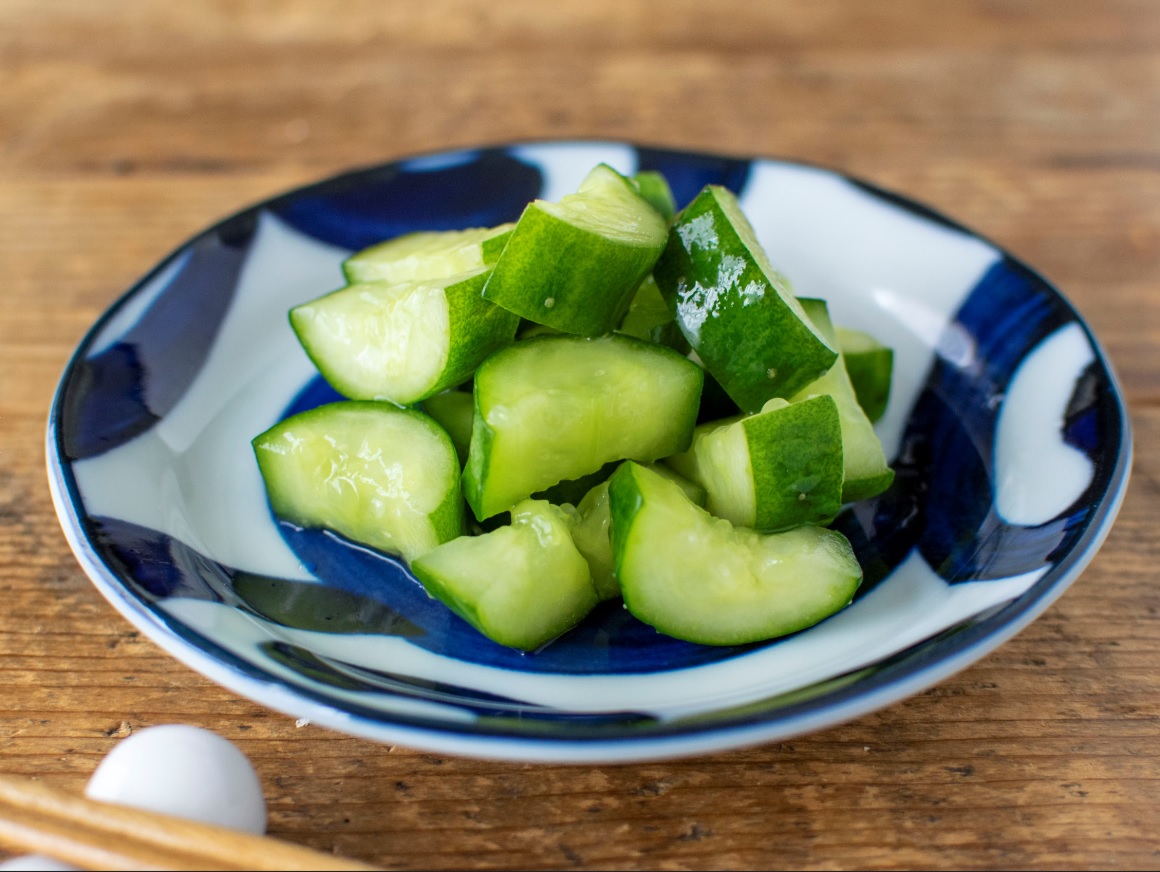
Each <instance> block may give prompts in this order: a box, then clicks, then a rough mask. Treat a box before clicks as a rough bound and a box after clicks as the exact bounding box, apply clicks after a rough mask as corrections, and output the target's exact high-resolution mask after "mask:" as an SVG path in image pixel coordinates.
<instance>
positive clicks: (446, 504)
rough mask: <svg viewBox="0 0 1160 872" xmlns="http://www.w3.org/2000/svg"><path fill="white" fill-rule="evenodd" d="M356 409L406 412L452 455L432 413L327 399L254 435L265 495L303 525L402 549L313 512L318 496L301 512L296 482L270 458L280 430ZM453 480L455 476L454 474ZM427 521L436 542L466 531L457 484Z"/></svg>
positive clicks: (284, 516) (285, 516)
mask: <svg viewBox="0 0 1160 872" xmlns="http://www.w3.org/2000/svg"><path fill="white" fill-rule="evenodd" d="M339 410H342V411H348V410H349V411H353V412H355V413H357V414H364V413H366V412H374V413H375V414H376V415H377V414H388V415H399V416H406V417H408V418H410V419H413V420H415V421H417V422H419V423H420V424H422V425H423V427H424V428H425V429H426V430H427V431H428V432H429V433H431V435H432V437H433V438H435V439H437V440H438V441H440V442H443V443H444V444H445V445H446V447H447V449H448V450H449V451H450V455H449V459H450V457H451V456H454V453H455V446H454V445H453V443H452V442H451V437H450V436H448V435H447V433H446V431H445V430H444V429H443V428H442V427H440V426H439V425H438V423H436V422H435V420H434V419H432V418H431V417H430V416H428V415H425V414H423V413H422V412H418V411H415V410H414V409H400V408H399V407H397V406H394V405H392V404H390V403H386V402H378V401H373V400H346V401H342V402H337V403H328V404H326V405H323V406H318V407H315V408H313V409H309V410H307V411H305V412H300V413H299V414H297V415H295V416H293V417H291V418H287V419H285V420H283V421H279V422H278V423H277V424H275V425H274V426H273V427H270V428H269V429H267V430H265V431H264V432H262V433H260V434H258V435H257V436H255V437H254V438H253V439H252V440H251V442H250V444H251V447H252V448H253V451H254V456H255V459H256V460H257V463H258V468H259V470H260V471H261V474H262V480H263V483H264V485H265V488H266V496H267V499H268V500H269V503H270V508H271V509H272V510H273V512H274V514H275V515H276V516H277V517H279V518H281V519H283V520H286V521H289V522H290V523H292V524H296V525H298V526H302V527H313V528H325V529H331V530H333V531H334V532H336V533H340V534H342V535H343V536H345V537H347V538H349V539H351V540H352V541H356V542H359V543H361V544H364V545H369V546H371V547H373V548H376V549H379V550H382V551H384V552H386V553H399V552H398V551H397V550H395V549H392V547H391V546H390V545H389V544H387V543H386V542H385V541H379V540H377V539H371V538H368V537H366V536H364V535H361V534H360V533H359V531H356V530H352V529H349V528H347V527H345V525H343V524H335V523H333V521H331V522H330V523H327V521H326V520H325V519H323V518H321V516H318V515H316V514H314V513H313V511H314V510H315V509H316V508H317V506H318V505H320V504H323V505H324V501H323V500H322V499H319V500H318V501H317V502H316V503H315V504H313V505H312V506H311V509H310V510H309V511H307V512H299V511H297V510H296V508H295V500H294V498H293V496H292V495H291V494H292V493H293V491H294V490H296V489H297V488H295V487H294V486H293V484H294V483H292V482H291V483H289V484H285V483H284V482H283V481H282V478H281V475H280V473H279V470H278V468H277V466H276V465H275V463H273V462H271V461H270V460H268V459H267V451H268V446H269V445H271V444H272V443H274V442H275V441H276V440H278V439H279V438H280V437H281V434H282V433H283V432H284V431H285V430H286V429H287V428H288V427H291V426H294V425H295V424H297V423H300V422H307V423H309V422H310V421H311V420H312V419H314V420H323V419H324V418H325V416H328V415H330V414H332V413H333V412H335V411H339ZM451 478H452V481H454V478H455V476H454V475H452V477H451ZM427 519H428V522H429V524H430V526H431V529H432V531H433V534H434V535H435V540H434V541H433V542H432V543H431V544H432V545H433V546H434V545H438V544H442V543H443V542H447V541H450V540H451V539H453V538H456V537H458V536H461V535H463V533H464V530H465V515H464V509H463V497H462V494H461V493H460V490H459V488H458V487H455V486H452V487H449V488H448V489H447V492H446V494H445V495H444V497H443V499H442V501H441V502H440V503H439V505H438V506H437V507H436V508H435V510H434V511H433V512H431V513H430V514H429V515H427Z"/></svg>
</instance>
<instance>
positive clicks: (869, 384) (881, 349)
mask: <svg viewBox="0 0 1160 872" xmlns="http://www.w3.org/2000/svg"><path fill="white" fill-rule="evenodd" d="M834 333H835V334H836V336H837V338H838V347H839V349H840V350H841V352H842V360H843V361H845V363H846V374H847V375H849V376H850V384H851V385H852V386H853V388H854V396H856V397H857V398H858V405H860V406H861V407H862V411H863V412H865V413H866V417H867V418H869V419H870V423H874V422H875V421H877V420H878V419H879V418H881V417H882V416H883V415H884V414H886V404H887V403H888V402H889V401H890V377H891V376H892V375H893V373H894V351H893V350H892V349H890V348H887V347H886V346H885V345H883V344H882V343H881V342H879V341H878V340H877V339H875V338H874V337H873V336H871V335H870V334H869V333H863V332H862V331H861V330H851V329H849V328H848V327H835V328H834Z"/></svg>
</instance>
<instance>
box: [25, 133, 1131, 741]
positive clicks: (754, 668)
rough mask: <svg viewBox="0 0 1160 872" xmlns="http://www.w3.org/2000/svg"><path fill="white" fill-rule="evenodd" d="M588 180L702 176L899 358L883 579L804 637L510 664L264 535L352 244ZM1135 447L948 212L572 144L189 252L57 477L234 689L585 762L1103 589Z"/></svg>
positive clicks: (708, 732)
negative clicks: (298, 314) (304, 345)
mask: <svg viewBox="0 0 1160 872" xmlns="http://www.w3.org/2000/svg"><path fill="white" fill-rule="evenodd" d="M600 161H604V162H606V163H608V164H611V165H612V166H613V167H615V168H617V169H619V170H620V171H621V172H625V173H631V172H635V171H636V170H638V169H657V170H660V171H662V172H663V173H664V174H665V175H666V176H667V178H668V179H669V181H670V183H671V184H672V187H673V191H674V193H675V195H676V199H677V201H678V203H679V204H682V203H684V202H687V201H688V200H690V199H691V198H692V197H693V196H694V195H695V194H696V193H697V191H698V190H699V189H700V188H701V187H702V186H703V185H705V184H706V183H715V184H723V185H726V186H728V187H730V188H732V189H733V190H734V191H736V192H737V193H738V194H739V195H740V199H741V204H742V207H743V208H744V210H745V212H746V214H747V215H748V216H749V217H750V219H751V221H752V223H753V225H754V228H755V229H756V231H757V235H758V237H759V239H760V240H761V241H762V243H763V244H764V245H765V246H766V248H767V249H768V251H769V253H770V255H771V257H772V259H773V262H774V263H775V264H777V265H778V266H779V268H780V269H781V270H782V271H783V272H784V273H785V274H786V275H787V276H788V277H789V278H790V279H791V280H792V282H793V284H794V287H795V289H796V292H797V293H798V294H800V295H803V296H811V297H823V298H825V299H827V300H828V301H829V302H830V311H831V313H832V315H833V317H834V320H835V322H836V323H838V324H842V325H845V326H849V327H854V328H859V329H862V330H866V331H868V332H870V333H872V334H873V335H874V336H876V337H878V338H879V339H881V340H882V341H884V342H885V343H886V344H888V345H890V346H892V347H893V348H894V349H895V380H894V385H893V393H892V396H891V400H890V406H889V409H888V411H887V413H886V415H885V417H884V418H883V419H882V420H881V421H880V422H879V425H878V427H879V432H880V435H881V437H882V441H883V444H884V445H885V447H886V451H887V455H888V456H889V457H891V458H893V459H894V467H895V469H896V471H897V480H896V483H895V485H894V486H893V488H892V489H891V490H890V491H889V492H888V493H886V494H885V495H883V496H881V497H879V498H877V499H874V500H870V501H867V502H865V503H863V504H859V505H857V506H855V507H853V508H852V509H850V510H848V511H847V512H846V513H845V514H844V515H843V516H842V517H841V518H840V520H839V526H840V528H841V529H842V530H843V531H844V532H845V533H846V534H847V536H848V537H849V538H850V540H851V541H852V543H853V544H854V547H855V549H856V551H857V553H858V556H859V558H860V560H861V562H862V565H863V567H864V568H865V571H866V580H865V583H864V584H863V586H862V588H861V590H860V591H859V593H858V597H857V599H856V600H855V602H854V603H853V605H851V606H850V607H849V608H847V609H846V610H844V611H842V612H840V613H839V614H838V615H836V616H834V617H832V618H830V619H829V620H826V621H824V622H823V623H821V624H819V625H818V626H816V627H813V628H811V629H809V630H806V631H804V632H801V633H797V634H796V635H793V636H790V637H787V638H784V639H780V640H776V641H773V642H768V643H763V644H756V645H749V646H745V647H740V648H710V647H702V646H698V645H692V644H688V643H684V642H678V641H675V640H672V639H668V638H666V637H663V636H660V635H658V634H657V633H655V632H654V631H652V630H651V629H649V628H647V627H645V626H643V625H642V624H640V623H638V622H636V621H635V620H634V619H633V618H632V617H631V616H630V615H629V614H628V613H627V612H626V611H625V610H624V609H622V608H620V607H619V606H617V605H615V604H606V605H605V606H604V607H602V608H600V609H599V610H598V611H597V612H595V613H594V614H593V615H591V616H590V617H589V618H588V619H587V620H586V621H585V622H584V623H583V624H582V625H581V626H580V627H579V628H578V629H577V630H575V631H574V632H572V633H570V634H569V635H567V636H565V637H564V638H562V639H560V640H558V641H556V642H555V643H553V644H552V645H550V646H549V647H548V648H547V649H545V650H544V651H542V652H540V653H537V654H534V655H523V654H518V653H515V652H513V651H511V650H509V649H505V648H501V647H499V646H497V645H495V644H492V643H491V642H489V641H488V640H487V639H484V638H483V637H482V636H480V635H478V634H477V633H476V632H475V631H474V630H472V629H471V628H470V627H468V626H467V625H466V624H465V623H463V622H462V621H461V620H459V619H458V618H457V617H455V616H454V615H452V614H451V613H450V612H449V611H448V610H446V609H445V608H443V607H442V606H441V605H439V604H438V603H436V602H435V601H433V600H430V599H428V598H427V596H426V595H425V594H424V593H423V591H422V589H421V588H420V587H419V586H418V584H417V583H416V582H415V581H414V579H413V578H412V576H411V575H410V574H409V573H408V572H407V570H406V568H405V567H404V566H402V565H401V564H400V563H398V562H397V561H395V560H392V559H389V558H386V557H383V556H382V555H380V554H377V553H374V552H372V551H369V550H367V549H362V548H357V547H352V546H351V545H350V544H349V543H346V542H345V541H343V540H341V539H339V538H336V537H334V536H332V535H330V534H328V533H324V532H318V531H311V530H299V529H294V528H291V527H288V526H285V525H280V524H279V523H278V522H277V521H276V520H275V519H274V518H273V517H271V514H270V511H269V509H268V506H267V503H266V498H265V493H264V490H263V486H262V481H261V478H260V476H259V474H258V469H257V466H256V464H255V462H254V458H253V455H252V452H251V449H250V439H251V438H252V437H253V436H255V435H256V434H258V433H260V432H261V431H263V430H265V429H266V428H267V427H269V426H270V425H271V424H272V423H274V422H275V421H277V420H279V419H280V418H282V417H284V416H286V415H287V414H289V413H290V412H292V411H297V410H300V409H302V408H305V407H309V406H311V405H315V404H317V403H319V402H322V401H325V400H327V399H330V398H332V396H333V394H332V393H331V392H330V389H329V388H328V387H326V385H325V384H324V383H322V382H321V381H320V379H319V378H318V377H317V374H316V372H315V370H314V368H313V367H312V365H311V363H310V361H309V360H308V359H307V357H306V355H305V354H304V353H303V352H302V350H301V348H300V347H299V346H298V343H297V342H296V340H295V338H294V335H293V333H292V332H291V330H290V326H289V323H288V321H287V317H286V312H287V310H288V309H289V308H290V307H291V306H294V305H296V304H298V303H301V302H304V301H306V300H309V299H312V298H314V297H317V296H320V295H321V294H323V293H325V292H327V291H330V290H333V289H335V288H337V287H339V286H340V285H341V284H342V275H341V273H340V270H339V264H340V262H341V261H342V259H343V258H344V257H345V256H346V255H348V254H349V253H350V252H351V251H353V250H356V249H359V248H362V247H365V246H367V245H370V244H371V243H374V242H378V241H380V240H383V239H386V238H389V237H392V236H396V235H398V234H401V233H407V232H410V231H414V230H442V229H453V228H461V227H468V226H484V225H494V224H498V223H500V222H503V221H511V220H514V219H515V218H517V217H518V216H519V214H520V211H521V210H522V208H523V206H524V205H525V204H526V203H527V202H528V201H529V200H531V199H533V198H535V197H544V198H547V199H557V198H559V197H560V196H562V195H564V194H566V193H569V192H571V191H573V190H575V188H576V186H577V185H578V183H579V181H580V179H581V178H582V177H583V176H584V174H585V173H586V172H587V171H588V170H589V169H590V168H591V167H592V166H594V165H595V164H596V163H598V162H600ZM1130 445H1131V442H1130V433H1129V427H1128V421H1127V417H1126V414H1125V410H1124V404H1123V401H1122V399H1121V395H1120V390H1119V388H1118V386H1117V384H1116V379H1115V376H1114V375H1113V373H1112V370H1111V367H1110V365H1109V364H1108V361H1107V359H1106V357H1105V356H1104V354H1103V352H1102V351H1101V349H1100V347H1099V345H1098V344H1097V342H1096V340H1095V338H1094V337H1093V336H1092V333H1091V331H1090V330H1089V329H1088V327H1087V326H1086V325H1085V324H1084V322H1083V321H1082V320H1081V319H1080V318H1079V316H1078V315H1077V314H1076V312H1075V310H1074V309H1073V308H1072V307H1071V305H1069V304H1068V302H1067V301H1066V300H1065V299H1064V298H1063V297H1062V296H1061V295H1060V294H1059V293H1058V292H1057V291H1056V290H1055V289H1054V288H1053V287H1052V286H1051V285H1050V284H1049V283H1048V282H1047V281H1046V280H1045V279H1043V278H1042V277H1041V276H1039V275H1038V274H1037V273H1035V272H1034V271H1033V270H1031V269H1030V268H1028V267H1027V266H1025V265H1024V264H1022V263H1020V262H1019V261H1018V260H1016V259H1015V258H1014V257H1012V256H1011V255H1009V254H1007V253H1005V252H1004V251H1002V250H1001V249H999V248H997V247H996V246H995V245H993V244H992V243H990V242H988V241H987V240H985V239H982V238H980V237H979V236H978V235H977V234H974V233H972V232H970V231H969V230H966V229H964V228H963V227H961V226H959V225H958V224H956V223H954V222H953V221H950V220H948V219H946V218H944V217H942V216H941V215H939V214H937V213H935V212H933V211H932V210H930V209H927V208H925V207H923V206H921V205H918V204H916V203H913V202H911V201H909V200H906V199H904V198H902V197H899V196H896V195H893V194H890V193H887V192H885V191H882V190H879V189H877V188H874V187H872V186H870V185H867V184H865V183H862V182H859V181H856V180H853V179H850V178H847V177H845V176H842V175H839V174H837V173H834V172H830V171H826V170H823V169H818V168H814V167H810V166H803V165H800V164H795V163H788V162H782V161H775V160H742V159H737V158H730V157H721V156H715V155H706V154H689V153H682V152H673V151H664V150H658V149H651V148H640V147H633V146H630V145H625V144H616V143H584V142H560V143H536V144H525V145H515V146H510V147H504V148H485V149H480V150H477V151H462V152H454V153H448V154H439V155H433V156H426V157H422V158H417V159H414V160H406V161H402V162H398V163H391V164H386V165H384V166H380V167H375V168H372V169H368V170H362V171H358V172H352V173H349V174H346V175H342V176H339V177H337V178H334V179H330V180H328V181H324V182H321V183H320V184H316V185H312V186H310V187H306V188H302V189H299V190H296V191H292V192H290V193H288V194H284V195H282V196H279V197H276V198H274V199H271V200H268V201H266V202H264V203H261V204H259V205H256V206H254V207H252V208H249V209H246V210H245V211H243V212H241V213H239V214H238V215H235V216H234V217H232V218H229V219H227V220H225V221H222V222H221V223H219V224H217V225H215V226H213V227H211V228H209V229H208V230H206V231H205V232H203V233H201V234H199V235H198V236H196V237H195V238H193V239H192V240H190V241H189V242H187V243H186V244H185V245H183V246H182V247H181V248H179V249H178V250H177V251H175V252H174V253H173V254H172V255H170V256H169V257H167V258H166V259H165V260H164V261H163V262H162V263H161V264H159V265H158V266H157V267H156V269H154V270H153V271H152V272H151V273H150V274H149V275H148V276H146V277H145V278H144V279H143V280H142V281H141V282H140V283H138V284H137V285H136V286H135V287H133V288H132V289H131V290H130V291H129V292H128V293H127V294H125V296H124V297H122V298H121V299H120V300H119V301H118V302H117V304H116V305H114V306H113V307H112V309H110V310H109V311H108V312H107V313H106V314H105V315H104V316H103V317H102V318H101V319H100V321H98V322H97V324H96V325H95V326H94V327H93V329H92V330H91V331H90V332H89V334H88V336H86V337H85V339H84V341H83V342H82V343H81V345H80V348H79V349H78V350H77V352H76V354H75V356H74V357H73V359H72V361H71V362H70V363H69V365H68V368H67V370H66V371H65V373H64V376H63V378H62V381H61V384H60V388H59V390H58V393H57V396H56V399H55V403H54V405H53V409H52V415H51V419H50V421H49V428H48V464H49V470H50V479H51V484H52V491H53V497H54V499H55V502H56V507H57V511H58V513H59V515H60V518H61V523H62V525H63V527H64V530H65V533H66V535H67V536H68V539H69V542H70V544H71V545H72V547H73V550H74V551H75V552H76V554H77V557H78V558H79V560H80V562H81V564H82V566H83V567H84V568H85V570H86V571H87V572H88V574H89V575H90V576H91V577H92V579H93V581H94V583H95V584H96V585H97V587H98V588H99V589H100V591H101V592H102V593H103V594H104V595H105V597H107V598H108V599H109V601H110V602H111V603H112V604H113V605H114V606H116V608H117V609H118V610H120V612H121V613H122V614H123V615H124V616H125V617H126V618H128V619H129V620H130V621H131V622H132V623H133V624H135V625H136V626H137V627H138V628H140V629H141V630H142V631H143V632H144V633H146V634H147V635H148V636H149V637H150V638H151V639H153V641H155V642H156V643H158V644H159V645H161V646H162V647H163V648H164V649H165V650H166V651H168V652H170V653H171V654H173V656H175V657H177V658H178V659H179V660H181V661H183V662H184V663H186V664H188V665H189V666H191V667H192V668H194V669H196V670H198V671H200V672H202V673H204V674H205V675H207V676H209V677H210V678H212V679H214V680H215V681H218V682H220V683H221V684H223V685H225V686H226V687H228V688H230V689H232V690H233V691H235V692H237V693H239V694H242V695H244V696H247V697H249V698H251V699H253V700H255V701H257V702H260V703H262V704H264V705H267V706H270V707H271V708H274V709H277V710H280V711H282V712H285V713H287V714H290V715H294V716H296V717H299V718H308V719H309V720H311V721H313V722H316V723H318V724H323V725H325V726H329V727H333V728H335V729H337V730H342V731H344V732H347V733H352V734H356V735H360V736H365V737H369V738H372V739H378V740H381V741H384V742H391V743H398V744H402V745H408V746H412V747H416V748H424V749H428V750H432V751H436V752H447V753H453V754H465V755H473V756H486V757H496V758H506V759H514V760H551V761H586V762H595V761H625V760H644V759H655V758H665V757H673V756H678V755H687V754H695V753H703V752H709V751H715V750H720V749H725V748H732V747H737V746H742V745H747V744H753V743H758V742H766V741H772V740H778V739H784V738H787V737H789V736H793V735H797V734H800V733H804V732H807V731H811V730H816V729H819V728H822V727H827V726H830V725H833V724H837V723H840V722H842V721H846V720H849V719H851V718H854V717H857V716H858V715H861V714H863V713H865V712H868V711H871V710H873V709H876V708H880V707H882V706H884V705H888V704H890V703H892V702H894V701H896V700H899V699H902V698H904V697H906V696H908V695H910V694H913V693H915V692H917V691H919V690H922V689H923V688H926V687H929V686H930V685H932V684H934V683H936V682H938V681H940V680H942V679H944V678H946V677H947V676H949V675H951V674H952V673H954V672H955V671H957V670H959V669H962V668H963V667H965V666H967V665H968V664H970V663H972V662H973V661H975V660H977V659H978V658H980V657H982V656H983V655H984V654H986V653H987V652H988V651H990V650H992V649H993V648H995V647H996V646H997V645H999V644H1000V643H1002V642H1003V641H1004V640H1005V639H1007V638H1009V637H1010V636H1012V635H1013V634H1014V633H1016V632H1018V631H1019V630H1020V629H1021V628H1022V627H1024V626H1026V625H1027V624H1028V623H1029V622H1030V621H1031V620H1032V619H1033V618H1034V617H1035V616H1037V615H1038V614H1039V613H1041V612H1042V611H1043V610H1044V609H1045V608H1046V607H1047V606H1048V605H1049V604H1050V603H1051V602H1052V601H1053V600H1054V599H1055V598H1056V597H1058V596H1059V595H1060V594H1061V593H1062V592H1063V590H1064V589H1065V588H1066V587H1067V586H1068V585H1069V584H1071V582H1072V581H1074V580H1075V578H1076V576H1077V575H1079V573H1080V572H1081V571H1082V570H1083V568H1084V566H1085V565H1086V564H1087V563H1088V561H1089V560H1090V559H1091V558H1092V556H1093V554H1094V553H1095V551H1096V549H1097V548H1098V547H1099V545H1100V543H1101V542H1102V541H1103V539H1104V537H1105V536H1106V534H1107V532H1108V529H1109V527H1110V526H1111V524H1112V521H1113V519H1114V517H1115V514H1116V511H1117V509H1118V507H1119V504H1120V501H1121V498H1122V496H1123V493H1124V489H1125V486H1126V484H1127V479H1128V468H1129V461H1130V454H1131V447H1130Z"/></svg>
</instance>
